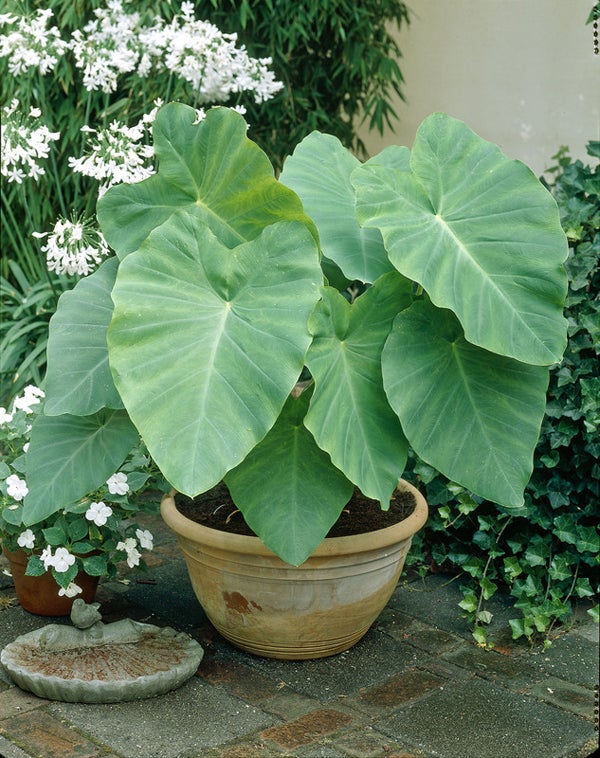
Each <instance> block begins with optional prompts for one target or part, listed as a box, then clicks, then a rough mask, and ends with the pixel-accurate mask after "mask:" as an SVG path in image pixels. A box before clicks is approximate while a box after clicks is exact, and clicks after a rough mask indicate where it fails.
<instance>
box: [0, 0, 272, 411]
mask: <svg viewBox="0 0 600 758" xmlns="http://www.w3.org/2000/svg"><path fill="white" fill-rule="evenodd" d="M106 5H107V3H106V0H90V1H89V2H85V3H84V2H79V1H78V2H69V3H65V2H61V0H0V16H2V17H3V19H2V23H1V24H0V34H2V35H3V36H5V40H4V41H6V40H7V39H8V38H9V37H10V35H11V34H13V33H14V32H15V29H16V26H15V24H16V22H14V23H13V20H11V19H12V18H13V17H22V16H23V17H25V16H27V17H29V16H35V14H36V13H37V12H40V11H42V10H44V11H45V10H50V11H52V12H53V16H52V17H51V18H50V20H49V23H48V27H54V26H56V27H57V29H58V30H59V32H60V35H59V36H60V38H61V39H62V40H63V41H65V42H66V41H68V40H72V39H73V34H74V33H77V32H80V31H81V30H82V29H83V28H84V25H85V24H87V23H89V22H90V21H91V20H93V19H94V14H95V11H97V10H98V9H101V8H105V7H106ZM180 8H181V2H180V1H179V0H172V1H171V0H165V1H160V2H159V1H157V0H144V1H143V2H135V3H126V4H125V5H124V7H123V12H124V13H127V14H128V15H130V16H132V15H133V14H139V17H140V18H139V25H145V26H151V25H152V24H153V22H154V21H155V18H156V17H157V16H160V17H161V18H162V19H163V20H164V21H165V22H166V23H169V22H170V21H171V20H172V19H173V17H174V16H175V15H176V14H178V13H179V11H180ZM196 17H197V18H201V16H199V14H198V12H196ZM40 37H41V38H42V41H44V44H45V42H46V39H45V38H44V33H41V34H40ZM38 42H39V44H40V45H41V44H42V42H41V41H38ZM94 44H96V45H98V47H101V43H99V42H96V43H94ZM106 44H108V45H110V43H108V42H107V43H106ZM6 49H7V50H10V47H7V48H6ZM97 52H98V54H100V53H101V52H102V51H101V50H97ZM13 57H14V56H13V55H12V54H10V53H9V54H6V55H3V56H2V57H0V109H2V110H3V111H4V109H6V108H8V107H9V106H10V105H11V103H12V102H13V99H16V100H17V101H18V106H17V107H16V111H15V119H19V120H20V123H21V122H22V120H23V119H29V116H28V114H30V109H31V108H36V109H39V111H41V114H40V115H39V116H36V117H35V125H36V128H41V127H42V126H44V127H47V128H48V129H49V130H50V132H52V133H53V134H55V135H58V136H56V137H55V139H54V140H53V141H52V142H51V144H50V149H49V152H48V156H47V158H42V157H41V156H40V155H38V159H39V160H36V164H39V165H38V170H39V172H40V173H39V174H38V175H37V177H32V176H25V177H23V178H22V181H11V180H9V179H7V178H6V177H5V176H4V175H3V176H2V189H1V201H2V202H1V206H0V223H1V226H2V256H1V258H0V276H1V280H0V288H1V290H2V301H1V303H0V323H2V336H1V337H0V339H2V343H1V346H2V365H1V371H2V373H1V375H0V402H2V403H5V404H8V403H9V401H10V399H11V397H12V396H14V394H16V393H18V392H19V391H20V390H21V389H22V388H23V387H24V386H25V385H27V384H29V383H34V384H40V383H41V382H42V380H43V376H44V371H45V362H44V357H45V344H46V340H47V321H48V317H49V314H50V315H51V313H52V312H54V310H55V309H56V304H57V301H58V296H59V295H60V294H61V292H62V291H63V290H64V289H66V288H68V287H72V286H73V285H74V284H75V282H76V281H77V279H78V278H79V277H78V276H77V275H75V276H73V278H71V279H70V280H69V279H68V278H67V277H65V276H58V275H57V274H56V273H53V272H50V271H48V269H47V265H46V254H45V252H44V251H43V250H42V247H43V246H44V240H46V241H47V237H42V238H38V239H36V238H35V237H34V236H32V235H33V234H34V233H36V234H42V235H46V234H48V233H50V232H51V230H52V229H53V228H54V225H55V224H56V222H57V219H58V218H59V217H60V218H61V219H68V220H70V221H73V222H74V221H75V220H77V222H81V223H84V220H85V223H86V224H87V223H89V224H90V225H92V226H93V224H94V217H95V212H96V201H97V198H98V190H99V184H100V181H99V179H98V178H94V177H92V176H88V175H85V174H83V173H81V172H78V171H76V170H74V168H73V167H72V166H71V165H70V163H69V160H70V159H81V158H82V156H84V155H87V154H88V152H89V150H90V141H91V140H92V139H93V138H94V137H91V136H90V134H93V135H94V136H95V135H96V133H99V132H102V131H103V130H107V129H109V128H110V127H111V125H113V123H116V122H118V123H120V124H122V125H123V127H128V128H131V127H134V126H136V125H137V124H138V123H139V122H141V120H142V119H143V118H145V117H147V116H148V114H149V113H150V112H151V111H152V109H153V107H154V102H155V101H156V100H157V99H161V100H162V101H163V102H165V101H168V100H170V99H174V100H179V101H181V102H186V103H189V104H190V105H194V106H196V105H206V103H205V102H204V101H201V102H199V95H198V92H197V90H196V89H195V87H194V85H193V84H192V83H191V82H189V81H186V80H185V79H184V78H183V77H182V76H180V75H178V74H177V73H176V72H174V71H173V70H169V68H168V67H167V66H164V67H163V68H156V69H153V70H152V75H151V76H142V75H140V74H138V73H137V70H135V69H134V70H133V71H130V72H127V73H121V74H120V75H119V76H118V79H117V82H116V88H115V89H114V91H106V92H105V91H102V89H100V88H97V89H95V90H93V89H88V88H87V86H84V80H83V73H82V70H81V68H77V66H76V60H75V56H74V54H73V52H72V51H67V52H65V53H64V54H61V55H60V56H58V61H57V63H56V66H55V68H54V69H52V67H50V70H49V71H48V73H46V74H42V73H41V71H40V67H39V66H36V65H34V64H32V65H31V66H25V67H24V69H23V70H20V71H18V72H17V73H14V72H13V71H12V70H11V65H12V64H14V61H12V60H11V59H12V58H13ZM242 86H244V87H247V86H248V84H247V82H246V83H244V84H243V85H242ZM248 99H252V101H253V103H254V98H251V97H250V98H249V95H248V92H236V93H235V94H233V95H231V96H230V97H229V100H228V101H227V104H228V105H238V104H243V103H245V102H246V101H247V100H248ZM220 101H222V98H221V100H220ZM209 104H212V103H209ZM260 108H261V106H260V105H256V107H253V111H252V118H256V117H259V114H260ZM8 118H9V116H8V114H6V112H4V113H3V127H4V126H5V123H6V122H7V121H8ZM29 120H30V121H32V119H29ZM32 123H33V121H32ZM82 127H89V129H90V130H92V132H90V133H84V132H82V131H81V129H82ZM112 136H114V135H112ZM132 139H133V138H132ZM136 139H137V138H136ZM132 144H133V142H132ZM3 145H4V140H3ZM135 147H136V148H137V151H138V153H139V154H142V153H143V147H144V138H142V139H141V141H139V142H136V143H135ZM132 149H133V148H132ZM130 154H131V151H130ZM128 160H133V159H131V157H130V156H129V157H128ZM120 161H121V162H123V161H124V159H123V158H117V159H116V164H117V168H119V167H120ZM147 163H149V164H150V165H151V160H148V161H147ZM134 165H135V164H134ZM3 173H4V165H3ZM17 272H20V273H17ZM15 290H16V291H19V294H23V296H24V297H26V298H27V303H28V305H27V308H26V309H21V311H19V309H18V308H17V307H16V306H15V304H14V292H15ZM25 293H27V294H25ZM34 303H35V304H36V305H35V308H36V310H35V313H34V310H33V309H34ZM21 319H22V320H23V323H20V320H21ZM5 325H8V326H5ZM10 327H14V328H10ZM11 393H12V394H11Z"/></svg>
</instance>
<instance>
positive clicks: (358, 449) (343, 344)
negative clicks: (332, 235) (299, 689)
mask: <svg viewBox="0 0 600 758" xmlns="http://www.w3.org/2000/svg"><path fill="white" fill-rule="evenodd" d="M411 301H412V294H411V282H410V281H408V280H407V279H405V278H404V277H403V276H401V275H400V274H398V273H397V272H395V271H394V272H390V273H389V274H385V275H384V276H382V277H380V278H379V279H378V280H377V281H376V282H375V284H374V285H373V286H372V287H371V288H369V289H368V290H367V291H366V292H365V293H364V294H363V295H361V296H360V297H359V298H357V300H356V301H355V302H354V303H353V304H352V305H350V303H349V302H348V301H347V300H346V299H345V298H344V297H343V296H342V295H340V294H339V292H337V291H336V290H335V289H333V288H332V287H326V288H324V290H323V299H322V301H321V302H320V303H319V305H318V306H317V308H316V309H315V311H314V313H313V315H312V316H311V320H310V323H309V326H310V329H311V331H312V333H313V342H312V345H311V347H310V349H309V351H308V354H307V356H306V364H307V366H308V368H309V369H310V371H311V373H312V375H313V378H314V380H315V392H314V396H313V398H312V401H311V405H310V410H309V412H308V414H307V416H306V426H307V427H308V429H310V431H311V432H312V433H313V435H314V438H315V440H316V441H317V443H318V445H319V446H320V447H322V448H323V450H326V451H327V452H328V453H329V455H330V456H331V460H332V461H333V463H334V464H335V465H336V466H337V467H338V468H339V469H341V470H342V471H343V472H344V473H345V475H346V476H347V477H348V479H350V480H351V481H352V482H354V484H356V485H357V486H358V487H359V489H360V490H361V491H362V492H363V494H365V495H366V496H367V497H370V498H373V499H375V500H379V501H380V502H381V503H382V506H383V507H384V508H387V507H389V502H390V497H391V495H392V493H393V491H394V489H395V488H396V486H397V485H398V479H399V478H400V476H401V474H402V471H403V470H404V465H405V463H406V455H407V444H406V440H405V438H404V434H403V433H402V428H401V426H400V422H399V421H398V417H397V416H396V414H395V413H394V412H393V410H392V409H391V408H390V405H389V402H388V400H387V397H386V394H385V392H384V389H383V381H382V375H381V351H382V349H383V346H384V344H385V341H386V339H387V337H388V334H389V332H390V329H391V327H392V322H393V320H394V317H395V316H396V314H397V313H398V311H400V310H402V308H405V307H407V306H408V305H409V304H410V303H411Z"/></svg>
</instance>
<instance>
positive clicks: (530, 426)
mask: <svg viewBox="0 0 600 758" xmlns="http://www.w3.org/2000/svg"><path fill="white" fill-rule="evenodd" d="M382 365H383V382H384V386H385V390H386V392H387V396H388V398H389V401H390V405H391V406H392V408H393V409H394V410H395V411H396V413H397V414H398V417H399V419H400V423H401V424H402V428H403V429H404V433H405V434H406V437H407V438H408V441H409V443H410V445H411V446H412V447H413V448H414V450H415V451H416V453H417V454H418V455H419V456H420V457H421V458H423V460H425V461H426V462H427V463H429V464H430V465H432V466H434V467H435V468H437V469H438V470H439V471H441V472H442V473H443V474H445V475H446V476H447V477H449V478H450V479H452V480H454V481H456V482H458V483H460V484H462V485H463V486H465V487H468V488H469V489H471V490H473V491H474V492H477V494H478V495H480V496H481V497H485V498H487V499H488V500H492V501H494V502H496V503H500V504H501V505H506V506H520V505H521V504H522V502H523V490H524V488H525V485H526V484H527V482H528V481H529V477H530V476H531V472H532V470H533V451H534V448H535V445H536V443H537V439H538V435H539V431H540V425H541V423H542V418H543V415H544V408H545V405H546V389H547V387H548V369H546V368H544V367H542V366H530V365H527V364H525V363H520V362H519V361H515V360H513V359H511V358H505V357H504V356H499V355H495V354H494V353H490V352H488V351H487V350H483V349H482V348H479V347H476V346H475V345H472V344H471V343H469V342H467V341H466V339H465V338H464V335H463V331H462V328H461V326H460V324H459V322H458V320H457V319H456V317H455V316H454V315H453V314H452V312H451V311H448V310H441V309H439V308H435V307H434V306H433V305H432V304H431V303H429V302H426V301H420V302H415V303H413V305H412V306H411V307H410V308H408V309H407V310H405V311H403V312H402V313H400V314H399V315H398V316H397V318H396V320H395V322H394V327H393V330H392V332H391V334H390V336H389V338H388V341H387V343H386V345H385V348H384V350H383V364H382Z"/></svg>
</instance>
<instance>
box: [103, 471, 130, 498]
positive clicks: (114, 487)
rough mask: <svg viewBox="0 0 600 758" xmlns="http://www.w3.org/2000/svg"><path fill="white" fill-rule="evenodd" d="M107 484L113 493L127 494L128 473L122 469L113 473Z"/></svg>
mask: <svg viewBox="0 0 600 758" xmlns="http://www.w3.org/2000/svg"><path fill="white" fill-rule="evenodd" d="M106 486H107V487H108V491H109V492H110V494H111V495H126V494H127V493H128V492H129V485H128V484H127V474H124V473H123V472H122V471H119V472H118V473H117V474H113V475H112V476H111V477H110V479H108V481H107V482H106Z"/></svg>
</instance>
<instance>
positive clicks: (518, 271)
mask: <svg viewBox="0 0 600 758" xmlns="http://www.w3.org/2000/svg"><path fill="white" fill-rule="evenodd" d="M410 166H411V173H407V172H405V171H402V170H396V171H391V170H389V168H386V167H383V166H380V165H377V164H376V163H374V164H372V165H368V164H367V165H365V166H363V167H361V168H360V169H357V170H355V171H354V173H353V175H352V180H353V182H354V184H355V187H356V190H357V216H358V220H359V222H360V223H362V224H365V225H366V226H374V227H376V228H378V229H380V230H381V233H382V235H383V238H384V241H385V245H386V248H387V250H388V255H389V257H390V260H391V261H392V263H393V264H394V266H395V267H396V268H397V269H398V271H400V272H401V273H402V274H404V275H405V276H407V277H409V278H410V279H413V280H414V281H416V282H418V283H419V284H421V285H422V286H423V287H424V288H425V290H426V291H427V293H428V294H429V296H430V297H431V300H432V301H433V302H434V303H435V304H436V305H437V306H439V307H442V308H449V309H451V310H452V311H453V312H454V313H455V314H456V315H457V316H458V319H459V320H460V322H461V324H462V326H463V329H464V332H465V336H466V338H467V340H469V342H472V343H473V344H475V345H479V346H480V347H484V348H486V349H487V350H490V351H492V352H495V353H499V354H501V355H506V356H509V357H513V358H516V359H517V360H520V361H523V362H524V363H531V364H538V365H550V364H552V363H554V362H555V361H557V360H560V357H561V355H562V352H563V350H564V347H565V345H566V321H565V319H564V318H563V317H562V305H563V303H564V298H565V295H566V290H567V278H566V274H565V271H564V268H563V266H562V264H563V262H564V261H565V259H566V257H567V240H566V237H565V235H564V232H563V231H562V228H561V224H560V218H559V214H558V209H557V206H556V203H555V201H554V199H553V198H552V196H551V195H550V193H549V192H548V191H547V190H546V189H545V188H544V187H543V186H542V185H541V183H540V182H539V181H538V180H537V179H536V177H535V176H534V175H533V174H532V173H531V171H530V170H529V169H528V168H527V167H526V166H525V165H524V164H522V163H519V162H518V161H511V160H509V159H508V158H507V157H506V156H504V155H503V154H502V152H501V151H500V150H499V148H498V147H497V146H496V145H493V144H492V143H490V142H487V141H486V140H484V139H482V138H481V137H479V136H477V135H476V134H475V133H474V132H472V131H471V129H469V128H468V127H467V126H466V125H465V124H463V123H462V122H461V121H457V120H456V119H453V118H451V117H450V116H447V115H445V114H442V113H438V114H434V115H433V116H430V117H429V118H428V119H426V120H425V121H424V122H423V124H422V125H421V127H420V128H419V130H418V132H417V136H416V139H415V142H414V145H413V149H412V153H411V159H410Z"/></svg>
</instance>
